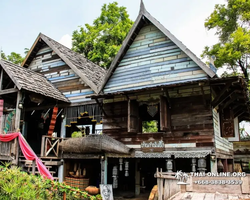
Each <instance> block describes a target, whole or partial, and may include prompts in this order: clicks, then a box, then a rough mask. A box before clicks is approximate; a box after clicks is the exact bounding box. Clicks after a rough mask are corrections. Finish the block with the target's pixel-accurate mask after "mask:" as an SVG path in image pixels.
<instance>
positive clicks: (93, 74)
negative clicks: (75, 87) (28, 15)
mask: <svg viewBox="0 0 250 200" xmlns="http://www.w3.org/2000/svg"><path fill="white" fill-rule="evenodd" d="M41 40H42V41H44V42H45V43H46V44H47V45H48V46H49V47H50V48H51V49H52V50H53V51H54V52H55V53H56V54H57V55H58V56H59V57H60V58H61V59H62V60H63V61H64V62H65V63H66V64H67V65H68V66H69V67H70V68H71V69H72V70H73V71H74V72H75V73H76V74H77V75H78V76H79V77H80V78H81V79H82V80H83V81H84V82H85V83H86V84H87V85H88V86H89V87H90V88H91V89H92V90H93V91H95V92H96V93H98V92H99V88H100V86H101V83H102V80H103V79H104V77H105V75H106V70H105V69H103V68H102V67H100V66H98V65H96V64H95V63H93V62H91V61H89V60H88V59H86V58H85V57H83V56H82V55H81V54H79V53H76V52H74V51H72V50H70V49H69V48H67V47H65V46H64V45H62V44H60V43H58V42H56V41H55V40H53V39H51V38H49V37H48V36H46V35H44V34H42V33H40V34H39V35H38V37H37V39H36V41H35V43H34V44H33V46H32V48H31V50H30V52H29V54H28V55H27V56H26V58H25V60H24V62H23V63H22V66H24V67H27V66H28V65H29V64H30V62H31V61H32V59H33V58H34V56H35V55H36V53H37V52H36V51H37V50H38V49H39V41H41Z"/></svg>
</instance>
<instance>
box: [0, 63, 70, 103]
mask: <svg viewBox="0 0 250 200" xmlns="http://www.w3.org/2000/svg"><path fill="white" fill-rule="evenodd" d="M0 65H1V66H2V68H3V69H4V71H5V72H6V73H7V74H8V76H9V77H10V79H11V80H12V81H13V82H14V83H15V85H16V86H17V88H18V89H19V90H21V89H24V90H27V91H30V92H34V93H37V94H41V95H44V96H47V97H50V98H53V99H56V100H60V101H64V102H69V100H68V99H67V98H66V97H65V96H64V95H63V94H62V93H61V92H60V91H59V90H58V89H56V88H55V87H54V86H53V85H52V84H51V83H50V82H49V81H48V80H47V79H46V78H45V77H44V76H43V75H42V74H39V73H36V72H34V71H32V70H29V69H26V68H24V67H21V66H19V65H16V64H13V63H11V62H9V61H6V60H0Z"/></svg>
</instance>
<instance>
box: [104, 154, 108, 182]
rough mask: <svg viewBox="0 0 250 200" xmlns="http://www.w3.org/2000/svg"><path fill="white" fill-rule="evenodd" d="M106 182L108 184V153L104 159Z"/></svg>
mask: <svg viewBox="0 0 250 200" xmlns="http://www.w3.org/2000/svg"><path fill="white" fill-rule="evenodd" d="M104 184H108V158H107V156H106V154H105V160H104Z"/></svg>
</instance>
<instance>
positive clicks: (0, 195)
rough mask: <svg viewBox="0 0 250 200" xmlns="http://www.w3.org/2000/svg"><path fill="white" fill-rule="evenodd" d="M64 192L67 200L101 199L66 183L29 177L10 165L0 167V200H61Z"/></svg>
mask: <svg viewBox="0 0 250 200" xmlns="http://www.w3.org/2000/svg"><path fill="white" fill-rule="evenodd" d="M64 192H65V193H66V197H67V199H91V200H96V199H100V198H98V197H99V196H91V195H89V194H88V193H87V192H82V191H80V190H79V189H78V188H72V187H70V186H67V185H65V184H64V183H59V182H56V181H51V180H50V179H46V178H42V177H41V176H34V175H29V174H27V173H26V172H22V171H20V169H19V168H17V167H13V166H12V167H10V164H5V166H4V167H3V166H0V200H9V199H13V200H30V199H37V200H44V199H53V200H61V199H63V193H64Z"/></svg>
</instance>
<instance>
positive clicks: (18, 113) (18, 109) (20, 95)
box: [15, 91, 22, 131]
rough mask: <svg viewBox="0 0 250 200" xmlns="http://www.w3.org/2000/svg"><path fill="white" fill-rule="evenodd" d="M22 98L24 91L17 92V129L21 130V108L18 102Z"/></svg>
mask: <svg viewBox="0 0 250 200" xmlns="http://www.w3.org/2000/svg"><path fill="white" fill-rule="evenodd" d="M21 99H22V92H21V91H18V92H17V100H16V119H15V131H20V130H19V129H20V118H21V109H20V108H18V104H19V102H20V101H21Z"/></svg>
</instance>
